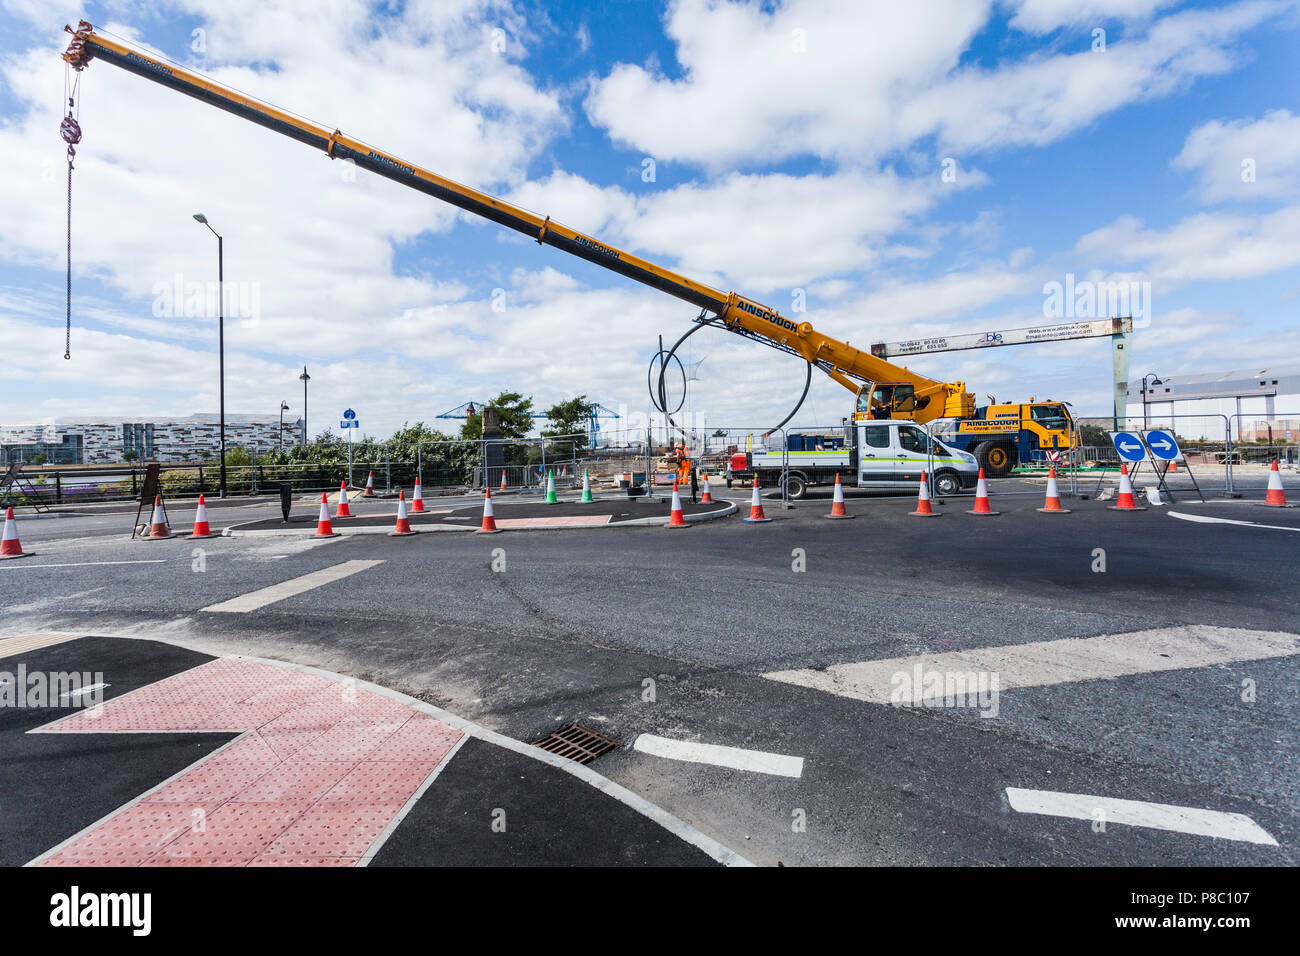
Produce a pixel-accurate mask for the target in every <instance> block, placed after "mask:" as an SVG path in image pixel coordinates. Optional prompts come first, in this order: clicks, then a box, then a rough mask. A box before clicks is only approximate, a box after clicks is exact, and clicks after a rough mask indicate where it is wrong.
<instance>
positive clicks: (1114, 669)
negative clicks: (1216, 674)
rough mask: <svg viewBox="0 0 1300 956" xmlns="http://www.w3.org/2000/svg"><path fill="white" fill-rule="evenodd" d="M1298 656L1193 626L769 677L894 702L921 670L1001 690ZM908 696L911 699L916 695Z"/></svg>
mask: <svg viewBox="0 0 1300 956" xmlns="http://www.w3.org/2000/svg"><path fill="white" fill-rule="evenodd" d="M1294 654H1300V637H1298V636H1296V635H1295V634H1285V633H1283V632H1281V631H1249V630H1243V629H1241V628H1234V627H1211V626H1209V625H1206V624H1188V625H1182V626H1179V627H1165V628H1157V629H1155V630H1150V631H1133V632H1131V633H1128V634H1103V635H1102V636H1100V637H1082V638H1080V637H1072V638H1063V639H1061V640H1057V641H1035V642H1033V643H1030V644H1007V645H1003V646H1000V647H984V648H976V649H974V650H968V651H954V652H952V653H947V654H919V655H917V656H915V657H893V658H889V659H886V660H876V661H862V662H860V663H855V664H833V665H831V666H830V667H827V668H826V669H825V670H811V669H805V670H789V671H773V672H771V673H768V674H764V675H763V676H764V677H766V678H768V679H769V680H776V681H781V682H783V683H786V684H797V685H799V686H801V687H811V688H813V689H814V690H821V691H825V692H827V693H829V694H836V695H838V696H840V697H850V698H853V699H855V700H865V701H869V702H871V703H876V704H888V703H890V702H891V701H892V700H893V699H894V697H895V695H896V693H897V691H896V687H897V686H898V685H899V683H900V682H901V683H903V684H904V685H905V686H910V684H909V683H908V682H909V681H910V680H911V678H912V676H913V674H914V673H915V669H916V668H918V667H919V668H920V669H921V671H922V672H923V673H930V672H937V673H939V674H970V673H972V672H974V673H976V674H978V673H987V674H997V675H998V689H999V690H1000V691H1003V690H1010V689H1012V688H1016V687H1043V686H1047V685H1049V684H1064V683H1069V682H1071V681H1084V680H1104V679H1110V678H1115V677H1124V676H1126V675H1129V674H1149V673H1155V672H1158V671H1172V670H1183V669H1185V668H1190V667H1208V666H1210V665H1212V664H1231V663H1234V662H1236V661H1255V660H1263V659H1265V658H1269V657H1289V656H1291V655H1294ZM898 675H903V676H902V677H899V676H898ZM904 678H906V680H904ZM940 683H942V682H940ZM905 700H906V701H908V702H910V701H911V700H912V698H911V696H910V694H909V695H907V696H906V697H905Z"/></svg>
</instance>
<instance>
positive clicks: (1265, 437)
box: [1238, 418, 1300, 445]
mask: <svg viewBox="0 0 1300 956" xmlns="http://www.w3.org/2000/svg"><path fill="white" fill-rule="evenodd" d="M1238 440H1239V441H1243V442H1258V443H1271V444H1274V445H1294V444H1296V442H1298V441H1300V418H1274V419H1271V420H1265V421H1256V422H1242V423H1241V435H1240V437H1239V439H1238Z"/></svg>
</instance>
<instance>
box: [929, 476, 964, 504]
mask: <svg viewBox="0 0 1300 956" xmlns="http://www.w3.org/2000/svg"><path fill="white" fill-rule="evenodd" d="M960 491H961V479H960V478H958V477H957V475H955V474H954V473H953V472H951V471H943V472H940V473H939V474H937V475H935V476H934V493H935V494H936V495H939V496H940V497H941V498H948V497H951V496H952V495H955V494H957V493H958V492H960Z"/></svg>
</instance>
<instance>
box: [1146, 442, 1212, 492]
mask: <svg viewBox="0 0 1300 956" xmlns="http://www.w3.org/2000/svg"><path fill="white" fill-rule="evenodd" d="M1142 440H1143V441H1144V442H1145V443H1146V446H1147V448H1148V449H1149V450H1150V452H1151V467H1152V469H1153V470H1154V471H1155V473H1156V478H1157V479H1158V480H1159V482H1160V490H1161V491H1162V492H1164V493H1165V494H1166V495H1168V497H1169V500H1170V501H1173V500H1174V493H1173V492H1172V491H1170V490H1169V485H1168V484H1166V482H1165V475H1167V474H1168V473H1169V466H1170V465H1171V464H1173V463H1174V462H1175V461H1177V460H1178V459H1179V458H1180V457H1181V456H1182V452H1181V451H1180V450H1179V448H1178V439H1177V438H1176V437H1175V436H1174V433H1173V432H1172V431H1166V430H1165V429H1163V428H1148V429H1146V430H1145V431H1143V432H1142ZM1162 462H1163V463H1164V467H1163V468H1162V467H1161V463H1162ZM1183 467H1184V468H1185V469H1186V471H1187V475H1188V477H1189V478H1191V479H1192V487H1193V488H1195V489H1196V493H1197V494H1198V495H1200V498H1201V501H1204V500H1205V495H1204V494H1203V493H1202V492H1201V486H1200V483H1199V482H1197V480H1196V475H1194V474H1193V473H1192V468H1191V466H1190V465H1188V464H1187V461H1186V459H1184V460H1183Z"/></svg>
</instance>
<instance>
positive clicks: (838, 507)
mask: <svg viewBox="0 0 1300 956" xmlns="http://www.w3.org/2000/svg"><path fill="white" fill-rule="evenodd" d="M826 517H827V518H852V517H853V515H851V514H849V513H848V512H847V511H845V510H844V486H843V485H841V484H840V473H839V472H838V471H837V472H836V473H835V497H834V498H833V499H832V500H831V513H830V514H828V515H826Z"/></svg>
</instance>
